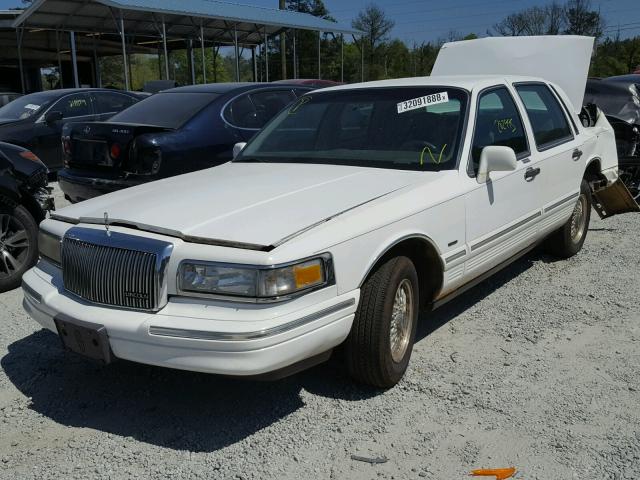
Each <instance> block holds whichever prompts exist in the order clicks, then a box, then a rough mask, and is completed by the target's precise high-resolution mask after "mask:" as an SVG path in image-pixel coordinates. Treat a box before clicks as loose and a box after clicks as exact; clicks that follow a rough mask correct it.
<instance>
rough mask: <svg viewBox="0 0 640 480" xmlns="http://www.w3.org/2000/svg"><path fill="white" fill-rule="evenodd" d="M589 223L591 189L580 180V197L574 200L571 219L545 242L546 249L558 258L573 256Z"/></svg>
mask: <svg viewBox="0 0 640 480" xmlns="http://www.w3.org/2000/svg"><path fill="white" fill-rule="evenodd" d="M590 221H591V188H590V187H589V182H587V181H586V180H584V179H583V180H582V183H581V184H580V195H579V196H578V199H577V200H576V203H575V206H574V207H573V212H572V213H571V217H570V218H569V220H567V222H566V223H565V224H564V225H563V226H562V227H561V228H560V229H559V230H556V231H555V232H554V233H552V234H551V235H550V236H549V238H547V240H546V249H547V250H548V251H549V253H551V254H552V255H555V256H557V257H560V258H569V257H572V256H574V255H575V254H576V253H578V252H579V251H580V250H581V249H582V245H583V244H584V241H585V239H586V238H587V231H588V230H589V222H590Z"/></svg>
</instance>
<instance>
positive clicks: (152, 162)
mask: <svg viewBox="0 0 640 480" xmlns="http://www.w3.org/2000/svg"><path fill="white" fill-rule="evenodd" d="M311 90H312V89H311V87H306V86H301V85H298V84H293V83H292V84H288V83H281V84H268V83H267V84H259V83H250V84H242V83H217V84H210V85H195V86H188V87H178V88H173V89H169V90H164V91H162V92H159V93H156V94H155V95H153V96H151V97H149V98H147V99H145V100H143V101H141V102H139V103H137V104H135V105H133V106H131V107H129V108H127V109H126V110H124V111H122V112H120V113H118V114H116V115H114V116H112V117H111V118H110V119H109V120H108V121H106V122H74V123H69V124H67V125H66V126H65V127H64V128H63V132H62V145H63V146H64V166H65V169H64V170H61V171H60V172H59V174H58V178H59V181H60V187H61V188H62V190H63V192H64V193H65V196H66V197H67V198H68V199H69V200H70V201H72V202H79V201H82V200H86V199H88V198H93V197H95V196H98V195H102V194H104V193H108V192H113V191H115V190H120V189H122V188H126V187H131V186H134V185H139V184H141V183H146V182H150V181H152V180H157V179H160V178H166V177H171V176H174V175H179V174H183V173H187V172H193V171H196V170H202V169H204V168H210V167H213V166H216V165H220V164H222V163H225V162H228V161H229V160H231V158H232V151H233V145H234V144H236V143H238V142H246V141H248V140H249V139H250V138H251V137H253V135H255V133H256V132H257V131H258V130H260V128H262V127H263V126H264V125H265V124H266V123H267V122H268V121H269V120H270V119H271V118H273V117H274V116H275V115H276V114H277V113H278V112H280V111H281V110H282V109H284V108H285V107H286V106H287V105H289V104H290V103H292V102H293V101H294V100H296V99H297V98H298V97H299V96H300V95H302V94H304V93H306V92H309V91H311Z"/></svg>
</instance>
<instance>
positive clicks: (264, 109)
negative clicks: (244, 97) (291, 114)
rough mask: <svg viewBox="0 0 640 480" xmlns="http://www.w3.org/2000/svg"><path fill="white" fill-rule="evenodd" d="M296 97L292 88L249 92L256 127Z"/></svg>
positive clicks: (263, 123)
mask: <svg viewBox="0 0 640 480" xmlns="http://www.w3.org/2000/svg"><path fill="white" fill-rule="evenodd" d="M295 99H296V96H295V94H294V93H293V91H292V90H268V91H264V92H256V93H252V94H251V100H252V101H253V104H254V106H255V108H256V119H257V121H258V128H262V127H264V125H265V124H266V123H267V122H268V121H269V120H271V119H272V118H273V117H275V116H276V115H277V114H278V113H280V112H281V111H282V110H284V108H285V107H286V106H287V105H289V104H290V103H291V102H293V101H294V100H295Z"/></svg>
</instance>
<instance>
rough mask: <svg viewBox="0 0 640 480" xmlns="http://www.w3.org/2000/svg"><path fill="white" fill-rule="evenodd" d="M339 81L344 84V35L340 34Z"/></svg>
mask: <svg viewBox="0 0 640 480" xmlns="http://www.w3.org/2000/svg"><path fill="white" fill-rule="evenodd" d="M340 81H341V82H342V83H344V33H341V34H340Z"/></svg>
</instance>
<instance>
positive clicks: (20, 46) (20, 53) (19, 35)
mask: <svg viewBox="0 0 640 480" xmlns="http://www.w3.org/2000/svg"><path fill="white" fill-rule="evenodd" d="M23 36H24V27H23V28H22V31H20V28H16V39H17V40H18V66H19V68H20V85H21V87H22V93H23V94H25V93H27V88H26V86H25V83H24V67H23V66H22V37H23Z"/></svg>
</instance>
